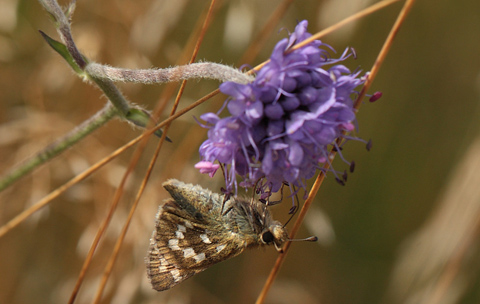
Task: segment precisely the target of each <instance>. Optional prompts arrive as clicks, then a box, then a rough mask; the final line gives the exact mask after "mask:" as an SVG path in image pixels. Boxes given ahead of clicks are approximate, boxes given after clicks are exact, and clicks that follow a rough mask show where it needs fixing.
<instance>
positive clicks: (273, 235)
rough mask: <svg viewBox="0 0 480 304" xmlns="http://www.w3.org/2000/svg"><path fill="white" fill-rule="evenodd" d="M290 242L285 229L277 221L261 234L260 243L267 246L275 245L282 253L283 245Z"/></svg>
mask: <svg viewBox="0 0 480 304" xmlns="http://www.w3.org/2000/svg"><path fill="white" fill-rule="evenodd" d="M287 240H288V234H287V230H286V229H285V227H283V226H282V224H280V223H279V222H277V221H274V222H273V223H271V224H270V225H269V226H268V227H267V228H266V229H265V230H264V231H263V232H262V233H261V234H260V241H261V242H262V243H263V244H265V245H271V244H273V245H275V249H277V251H279V252H281V251H282V246H283V244H284V243H285V242H286V241H287Z"/></svg>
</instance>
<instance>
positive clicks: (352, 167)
mask: <svg viewBox="0 0 480 304" xmlns="http://www.w3.org/2000/svg"><path fill="white" fill-rule="evenodd" d="M353 171H355V162H354V161H353V160H352V162H351V163H350V173H353Z"/></svg>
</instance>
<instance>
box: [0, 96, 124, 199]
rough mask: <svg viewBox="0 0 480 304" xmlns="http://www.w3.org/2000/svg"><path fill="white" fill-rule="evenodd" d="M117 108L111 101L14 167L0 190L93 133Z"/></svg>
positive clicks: (3, 180)
mask: <svg viewBox="0 0 480 304" xmlns="http://www.w3.org/2000/svg"><path fill="white" fill-rule="evenodd" d="M117 113H118V112H117V109H116V108H114V107H112V106H111V105H110V104H109V103H108V104H107V105H106V106H105V107H104V108H103V109H102V110H100V111H99V112H97V113H96V114H95V115H93V116H92V117H90V118H89V119H87V120H86V121H84V122H83V123H82V124H80V125H79V126H77V127H76V128H75V129H73V130H72V131H70V132H69V133H68V134H67V135H65V136H63V137H62V138H60V139H58V140H56V141H55V142H54V143H52V144H50V145H48V146H47V147H45V148H44V149H43V150H41V151H39V152H38V153H37V154H35V155H34V156H33V157H31V158H30V159H28V160H26V161H25V162H24V163H22V164H21V165H19V166H18V167H17V168H15V169H13V170H12V171H10V173H8V174H7V175H6V176H4V177H3V178H1V179H0V191H2V190H3V189H5V188H7V187H8V186H9V185H10V184H12V183H13V182H15V181H16V180H18V179H19V178H21V177H22V176H24V175H26V174H28V173H29V172H31V171H32V170H33V169H35V168H36V167H38V166H40V165H41V164H43V163H45V162H47V161H49V160H51V159H52V158H54V157H55V156H57V155H58V154H60V153H61V152H63V151H65V150H66V149H68V148H70V147H71V146H73V145H74V144H75V143H77V142H78V141H80V140H81V139H83V138H84V137H85V136H87V135H88V134H90V133H92V132H93V131H95V130H96V129H98V128H99V127H101V126H102V125H104V124H105V123H106V122H107V121H109V120H110V119H112V118H113V117H114V116H115V115H116V114H117Z"/></svg>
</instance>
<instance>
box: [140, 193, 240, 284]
mask: <svg viewBox="0 0 480 304" xmlns="http://www.w3.org/2000/svg"><path fill="white" fill-rule="evenodd" d="M190 211H191V210H190ZM194 214H195V213H194ZM194 214H193V215H192V214H191V212H187V211H186V210H185V209H183V208H182V207H181V206H180V205H179V204H178V203H177V202H176V201H174V200H169V201H167V202H166V203H165V204H164V205H163V206H162V207H161V208H160V210H159V212H158V214H157V224H156V228H155V231H154V233H153V235H152V239H151V242H150V250H149V254H148V257H147V260H146V262H147V273H148V276H149V278H150V281H151V283H152V285H153V287H154V288H155V289H156V290H158V291H161V290H165V289H168V288H171V287H172V286H174V285H176V284H178V283H180V282H182V281H184V280H186V279H188V278H190V277H191V276H193V275H194V274H196V273H198V272H201V271H203V270H205V269H207V268H208V267H210V266H211V265H213V264H215V263H218V262H220V261H223V260H226V259H228V258H230V257H233V256H235V255H237V254H240V253H241V252H242V251H243V248H238V246H236V245H235V244H236V243H235V242H234V241H233V242H232V240H230V239H228V238H227V239H225V238H222V237H219V234H218V231H215V233H213V232H212V230H210V229H209V228H211V227H212V226H213V227H217V225H219V223H214V224H213V223H212V222H211V221H208V220H207V219H206V218H205V217H202V218H198V217H195V216H194ZM217 230H218V229H217ZM228 233H229V232H228Z"/></svg>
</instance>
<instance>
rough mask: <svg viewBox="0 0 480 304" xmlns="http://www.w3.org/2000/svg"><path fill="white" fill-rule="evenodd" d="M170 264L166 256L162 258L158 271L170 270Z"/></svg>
mask: <svg viewBox="0 0 480 304" xmlns="http://www.w3.org/2000/svg"><path fill="white" fill-rule="evenodd" d="M168 265H170V264H168V261H167V260H166V259H165V258H164V257H161V258H160V266H159V267H158V271H160V272H166V271H167V270H168V268H167V266H168Z"/></svg>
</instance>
